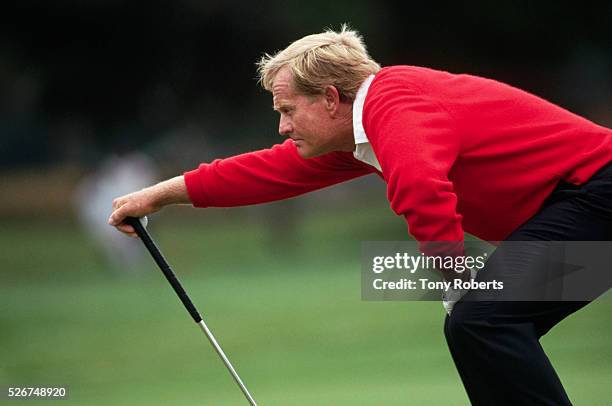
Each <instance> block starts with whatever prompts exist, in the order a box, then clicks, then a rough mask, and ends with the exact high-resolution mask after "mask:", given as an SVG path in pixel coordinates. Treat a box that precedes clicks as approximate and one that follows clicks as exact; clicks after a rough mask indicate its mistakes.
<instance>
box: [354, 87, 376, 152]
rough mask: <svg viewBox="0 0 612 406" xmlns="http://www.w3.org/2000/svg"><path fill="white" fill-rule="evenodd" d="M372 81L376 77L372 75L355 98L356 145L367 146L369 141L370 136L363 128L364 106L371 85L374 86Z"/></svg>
mask: <svg viewBox="0 0 612 406" xmlns="http://www.w3.org/2000/svg"><path fill="white" fill-rule="evenodd" d="M372 80H374V75H370V76H368V77H367V79H366V80H364V81H363V83H362V84H361V86H360V87H359V90H358V91H357V95H356V96H355V101H354V102H353V136H354V137H355V144H365V143H367V142H370V141H368V136H367V135H366V132H365V130H364V128H363V119H362V117H363V104H364V103H365V98H366V96H367V94H368V89H369V88H370V84H372Z"/></svg>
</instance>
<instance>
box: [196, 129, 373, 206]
mask: <svg viewBox="0 0 612 406" xmlns="http://www.w3.org/2000/svg"><path fill="white" fill-rule="evenodd" d="M372 172H374V168H372V167H370V166H369V165H366V164H364V163H361V162H359V161H358V160H356V159H355V158H354V157H353V156H352V154H351V153H348V152H331V153H328V154H325V155H322V156H320V157H316V158H311V159H304V158H302V157H300V156H299V154H298V152H297V149H296V147H295V145H294V144H293V142H292V141H291V140H287V141H285V142H284V143H282V144H278V145H275V146H273V147H272V148H269V149H264V150H260V151H255V152H250V153H246V154H241V155H236V156H233V157H230V158H226V159H217V160H215V161H213V162H211V163H208V164H201V165H200V166H199V167H198V168H197V169H195V170H193V171H190V172H186V173H185V174H184V177H185V184H186V186H187V193H188V194H189V198H190V200H191V202H192V203H193V205H194V206H196V207H235V206H244V205H252V204H258V203H266V202H272V201H276V200H282V199H287V198H290V197H294V196H297V195H300V194H303V193H307V192H310V191H313V190H316V189H321V188H323V187H326V186H330V185H333V184H336V183H340V182H344V181H347V180H349V179H353V178H356V177H359V176H363V175H367V174H369V173H372Z"/></svg>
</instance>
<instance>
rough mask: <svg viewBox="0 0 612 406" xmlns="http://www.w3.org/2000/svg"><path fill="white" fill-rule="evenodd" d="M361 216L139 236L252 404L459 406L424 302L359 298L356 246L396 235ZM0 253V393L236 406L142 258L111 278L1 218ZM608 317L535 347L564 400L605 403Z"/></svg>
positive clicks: (223, 217) (234, 395)
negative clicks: (276, 235) (276, 230)
mask: <svg viewBox="0 0 612 406" xmlns="http://www.w3.org/2000/svg"><path fill="white" fill-rule="evenodd" d="M372 211H373V212H376V210H369V211H368V213H370V212H372ZM363 213H364V212H363V211H359V210H351V211H348V212H346V211H345V212H343V211H340V210H329V211H326V212H323V211H315V212H314V213H302V215H303V221H302V222H300V225H299V227H298V232H297V235H296V236H295V238H296V239H295V240H292V241H294V242H293V243H288V242H287V241H274V240H270V238H268V237H267V233H268V231H267V229H266V227H264V226H263V225H262V223H261V222H260V221H258V220H257V219H255V220H253V218H252V216H250V215H249V214H248V212H246V211H236V214H235V216H232V217H228V216H227V214H226V212H224V211H218V212H217V211H213V212H212V213H207V214H202V215H200V216H198V218H195V219H194V218H183V217H182V216H177V215H176V214H175V213H174V212H170V213H169V214H168V215H167V216H166V215H164V216H159V217H158V219H156V221H154V223H153V224H152V226H151V230H152V233H153V234H154V237H155V238H156V239H157V240H158V242H159V245H160V246H161V247H162V251H163V252H164V254H165V255H166V256H167V258H168V259H169V260H170V262H171V264H172V265H173V266H174V268H175V270H176V272H177V273H178V274H179V277H180V278H181V279H182V281H183V284H184V286H185V288H186V289H187V291H188V292H189V294H190V296H191V297H192V299H193V301H194V302H195V303H196V306H197V307H198V308H199V309H200V310H201V312H202V313H203V314H204V317H205V319H206V321H207V323H208V325H209V327H210V328H211V329H212V330H213V332H214V333H215V335H216V337H217V339H218V340H219V341H220V343H221V344H222V346H223V348H224V349H225V351H226V352H227V354H228V355H229V357H230V359H231V360H232V362H233V363H234V365H235V366H236V368H237V370H238V371H239V373H240V374H241V376H242V378H243V379H244V380H245V382H246V383H247V386H248V387H249V389H250V390H251V391H252V392H253V394H254V396H255V398H256V400H257V401H258V402H259V403H260V404H261V405H264V406H265V405H296V406H297V405H406V404H414V405H429V404H431V405H437V404H445V405H465V404H468V400H467V397H466V395H465V393H464V390H463V388H462V386H461V383H460V380H459V377H458V375H457V373H456V372H455V369H454V366H453V364H452V361H451V358H450V355H449V353H448V350H447V348H446V344H445V342H444V339H443V335H442V322H443V315H444V313H443V309H442V306H441V305H440V304H439V303H436V302H363V301H361V300H360V285H359V284H360V269H359V248H360V244H359V242H360V241H361V240H375V239H400V238H404V236H405V226H404V225H403V223H402V222H401V220H399V219H397V218H395V217H393V216H392V215H390V214H389V213H388V212H385V211H384V210H381V211H380V212H379V213H378V214H374V216H370V215H368V216H364V215H363ZM255 217H257V216H255ZM295 241H297V243H295ZM0 244H1V246H3V247H9V249H8V250H6V251H5V252H4V253H3V254H2V260H3V264H4V270H3V271H2V273H1V274H0V385H2V384H15V385H17V384H33V383H42V384H68V385H70V389H71V394H70V396H71V400H70V401H69V402H68V403H72V404H79V405H81V404H82V405H108V404H112V405H156V404H159V405H166V404H179V405H191V404H204V405H243V404H245V401H244V399H243V398H242V394H241V393H240V391H239V390H238V388H237V387H236V386H235V384H234V382H233V381H232V380H231V378H230V376H229V374H228V373H227V371H226V370H225V368H224V366H223V364H222V363H221V361H220V360H219V359H218V358H217V356H216V355H215V354H214V352H213V350H212V349H211V347H210V345H209V344H208V342H207V341H206V339H205V337H204V335H203V334H202V332H201V331H199V329H198V328H197V326H195V324H194V323H193V322H192V321H191V319H190V318H189V315H188V314H187V313H186V312H185V310H184V309H183V308H182V305H181V304H180V302H179V301H178V299H177V298H176V297H175V296H174V293H173V292H172V291H171V289H170V287H169V286H168V284H167V283H166V281H165V280H163V277H162V275H161V274H160V273H159V271H158V270H157V269H156V268H155V267H154V265H153V263H152V262H151V261H150V260H148V258H147V260H146V262H145V264H144V268H145V272H143V273H142V274H141V275H140V276H137V277H136V276H132V277H120V276H119V275H118V274H117V273H113V272H109V271H108V270H107V269H106V267H105V266H104V265H103V263H101V262H100V261H99V260H98V259H97V258H96V255H95V251H94V249H93V246H92V244H91V243H90V242H88V240H87V239H86V238H84V236H83V235H82V234H81V233H80V231H79V230H78V228H76V227H75V225H74V224H73V223H72V222H70V221H63V220H58V221H49V220H44V221H43V220H41V221H36V222H28V223H24V222H22V221H17V220H12V221H6V222H3V233H2V235H0ZM611 313H612V301H610V300H603V301H600V302H597V303H594V304H592V305H590V306H588V307H587V308H586V309H584V310H582V311H581V312H579V313H578V314H576V315H574V316H572V317H570V318H568V319H567V320H566V321H564V322H563V323H562V324H560V325H559V326H558V327H557V328H556V329H554V330H553V331H552V332H551V333H549V335H547V336H546V337H545V339H544V340H543V343H544V346H545V348H546V349H547V351H548V353H549V355H550V358H551V359H552V361H553V363H554V364H555V366H556V367H557V370H558V373H559V375H560V376H561V378H562V380H563V382H564V384H565V385H566V388H567V390H568V392H569V393H570V396H571V397H572V399H573V401H574V402H575V404H577V405H604V404H606V403H605V402H606V401H607V400H609V399H610V398H612V390H611V389H610V385H609V382H612V348H611V346H610V336H611V335H612V334H611V333H612V327H611V326H610V320H611V319H610V314H611ZM15 404H19V402H16V403H15Z"/></svg>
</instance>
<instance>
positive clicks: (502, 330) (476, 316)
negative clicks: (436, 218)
mask: <svg viewBox="0 0 612 406" xmlns="http://www.w3.org/2000/svg"><path fill="white" fill-rule="evenodd" d="M611 240H612V164H610V165H607V166H606V167H604V168H603V169H601V170H599V171H598V172H597V173H596V174H595V175H594V176H593V177H592V178H591V179H590V180H589V181H588V182H586V183H585V184H583V185H581V186H580V187H577V186H573V185H570V184H567V183H560V184H559V185H558V186H557V188H556V189H555V191H554V192H553V193H552V194H551V196H550V198H549V199H548V200H547V201H546V203H545V204H544V206H543V207H542V209H541V210H540V211H539V212H538V213H537V214H536V215H535V216H534V217H532V218H531V219H530V220H529V221H527V222H526V223H525V224H523V225H522V226H521V227H519V228H518V229H517V230H516V231H515V232H514V233H513V234H512V235H511V236H510V237H509V238H508V241H611ZM495 255H496V254H495V253H494V254H493V255H492V256H491V258H490V259H489V261H488V262H487V264H486V266H485V268H483V269H482V270H481V271H480V272H479V276H478V277H477V280H480V279H481V276H482V278H486V275H487V274H491V273H495V272H497V271H500V270H501V272H502V273H503V272H511V273H513V275H517V274H518V275H521V269H507V268H509V267H510V268H511V267H513V266H514V265H513V264H507V263H503V262H504V261H495ZM525 257H526V258H530V256H529V255H528V253H526V255H525ZM528 260H529V259H528ZM533 260H536V258H534V259H533ZM493 268H496V269H493ZM502 268H504V269H502ZM523 273H525V272H523ZM520 277H522V276H520ZM528 277H530V275H525V278H528ZM606 284H607V282H606ZM609 287H610V286H602V292H605V291H606V290H607V289H608V288H609ZM471 293H472V292H469V293H468V294H467V295H466V296H465V297H464V298H463V299H462V300H461V301H459V302H458V303H457V304H456V305H455V307H454V309H453V311H452V314H451V316H450V317H446V320H445V324H444V333H445V336H446V341H447V343H448V347H449V349H450V352H451V355H452V357H453V361H454V362H455V365H456V367H457V370H458V371H459V375H460V376H461V380H462V381H463V385H464V386H465V389H466V391H467V394H468V397H469V398H470V401H471V403H472V404H473V405H486V406H489V405H496V406H497V405H522V406H524V405H551V406H552V405H555V406H558V405H571V402H570V400H569V398H568V396H567V394H566V393H565V390H564V389H563V386H562V384H561V381H560V380H559V377H558V376H557V374H556V372H555V370H554V368H553V367H552V365H551V363H550V361H549V359H548V357H547V356H546V354H545V352H544V350H543V349H542V346H541V345H540V342H539V338H540V337H541V336H543V335H544V334H546V332H548V331H549V330H550V329H551V328H552V327H553V326H555V325H556V324H557V323H559V322H560V321H561V320H563V319H564V318H565V317H567V316H568V315H570V314H572V313H574V312H575V311H577V310H578V309H580V308H582V307H584V306H585V305H587V304H588V303H589V302H588V301H581V302H577V301H478V300H476V301H473V300H470V297H469V296H470V295H471ZM585 333H586V334H588V332H585Z"/></svg>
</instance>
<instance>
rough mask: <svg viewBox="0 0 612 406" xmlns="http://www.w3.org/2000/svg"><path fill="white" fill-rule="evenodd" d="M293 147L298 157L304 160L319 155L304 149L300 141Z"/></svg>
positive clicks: (306, 148)
mask: <svg viewBox="0 0 612 406" xmlns="http://www.w3.org/2000/svg"><path fill="white" fill-rule="evenodd" d="M295 147H296V148H297V153H298V155H299V156H300V157H302V158H304V159H309V158H314V157H316V156H318V155H320V154H317V153H315V151H313V150H312V149H310V148H308V147H306V146H305V145H304V144H303V142H301V141H298V142H296V143H295Z"/></svg>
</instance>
